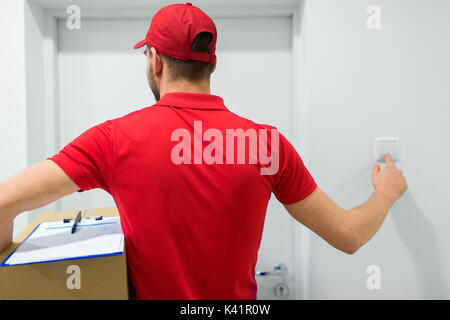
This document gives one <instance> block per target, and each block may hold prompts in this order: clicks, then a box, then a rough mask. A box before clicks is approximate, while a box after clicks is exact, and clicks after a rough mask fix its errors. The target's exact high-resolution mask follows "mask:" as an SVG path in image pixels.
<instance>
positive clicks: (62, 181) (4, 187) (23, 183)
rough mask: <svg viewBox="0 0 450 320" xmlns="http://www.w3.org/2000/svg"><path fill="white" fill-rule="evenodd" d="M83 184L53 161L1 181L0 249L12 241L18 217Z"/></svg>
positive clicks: (45, 161)
mask: <svg viewBox="0 0 450 320" xmlns="http://www.w3.org/2000/svg"><path fill="white" fill-rule="evenodd" d="M79 189H80V188H79V187H78V186H77V185H76V184H75V183H74V182H73V181H72V180H71V178H69V176H68V175H67V174H66V173H65V172H64V171H63V170H62V169H61V168H60V167H59V166H58V165H57V164H56V163H55V162H53V161H51V160H44V161H42V162H39V163H36V164H34V165H32V166H30V167H28V168H26V169H24V170H22V171H20V172H19V173H17V174H15V175H14V176H12V177H10V178H8V179H6V180H5V181H3V182H0V251H3V250H4V249H5V248H6V247H7V246H8V245H9V244H10V243H11V241H12V229H13V221H14V218H15V217H16V216H17V215H18V214H20V213H22V212H24V211H29V210H33V209H37V208H40V207H43V206H45V205H47V204H49V203H51V202H53V201H56V200H58V199H60V198H62V197H64V196H66V195H69V194H71V193H73V192H75V191H77V190H79Z"/></svg>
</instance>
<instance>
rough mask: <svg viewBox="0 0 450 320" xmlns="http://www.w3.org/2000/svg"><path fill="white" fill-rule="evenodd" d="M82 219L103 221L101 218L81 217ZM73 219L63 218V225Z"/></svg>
mask: <svg viewBox="0 0 450 320" xmlns="http://www.w3.org/2000/svg"><path fill="white" fill-rule="evenodd" d="M81 218H82V219H95V220H97V221H98V220H103V216H88V217H83V216H82V217H81ZM74 219H75V218H64V219H63V223H70V222H71V221H72V220H74Z"/></svg>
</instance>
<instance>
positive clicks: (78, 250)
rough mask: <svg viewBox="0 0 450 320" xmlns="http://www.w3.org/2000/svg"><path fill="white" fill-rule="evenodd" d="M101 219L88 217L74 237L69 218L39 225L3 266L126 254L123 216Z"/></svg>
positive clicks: (83, 220)
mask: <svg viewBox="0 0 450 320" xmlns="http://www.w3.org/2000/svg"><path fill="white" fill-rule="evenodd" d="M100 217H101V218H100ZM100 217H85V218H84V219H82V220H81V221H80V223H79V224H78V226H77V228H79V231H77V232H76V233H74V234H71V232H70V231H71V228H72V224H71V223H68V222H70V220H69V221H67V218H66V219H63V220H59V221H52V222H42V223H39V224H38V225H37V226H36V227H35V228H34V229H33V231H32V232H31V233H30V234H29V235H28V236H27V237H26V238H25V240H24V241H23V242H22V243H20V245H19V246H18V247H17V248H16V249H15V250H14V251H12V252H11V253H10V254H9V255H8V257H7V258H6V259H4V260H3V262H2V263H1V264H0V267H6V266H14V265H26V264H36V263H45V262H55V261H63V260H77V259H86V258H94V257H107V256H114V255H121V254H123V251H124V236H123V233H122V229H121V227H120V217H118V216H115V217H105V218H103V216H100Z"/></svg>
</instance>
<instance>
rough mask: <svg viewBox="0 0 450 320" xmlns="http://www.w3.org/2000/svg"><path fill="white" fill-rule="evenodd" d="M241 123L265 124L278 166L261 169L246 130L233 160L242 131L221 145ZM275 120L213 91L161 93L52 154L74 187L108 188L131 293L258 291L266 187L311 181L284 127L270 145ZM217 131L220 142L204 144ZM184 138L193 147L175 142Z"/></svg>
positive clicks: (236, 294) (295, 188) (242, 295)
mask: <svg viewBox="0 0 450 320" xmlns="http://www.w3.org/2000/svg"><path fill="white" fill-rule="evenodd" d="M194 122H195V124H194ZM199 124H201V126H199ZM209 129H212V130H209ZM237 129H242V130H244V132H246V133H249V132H251V131H253V132H257V133H259V132H270V134H268V135H267V139H265V140H264V139H262V138H261V137H260V136H259V135H258V134H257V135H256V136H257V137H258V142H261V141H263V140H264V143H267V150H268V151H267V155H269V154H270V155H272V154H273V152H277V151H278V154H279V157H278V161H279V162H278V170H277V171H276V172H272V174H262V170H261V168H262V167H267V166H268V164H267V161H266V162H262V161H260V159H258V161H253V162H252V161H250V158H251V157H250V155H249V154H250V153H251V152H250V135H249V136H248V137H246V138H245V139H246V140H245V141H246V142H247V143H246V144H245V146H246V149H248V150H246V152H247V155H246V157H245V161H244V163H242V158H241V161H240V162H239V161H238V160H237V159H238V158H239V152H240V150H238V145H239V144H238V138H236V139H234V142H235V144H234V149H233V147H231V149H230V148H228V149H227V147H226V144H227V143H228V142H229V140H230V139H228V140H227V139H226V138H227V130H237ZM263 129H264V130H265V131H264V130H263ZM274 130H276V129H275V128H274V127H271V126H267V125H261V124H256V123H254V122H252V121H250V120H247V119H244V118H242V117H239V116H237V115H236V114H234V113H232V112H230V111H229V110H228V109H227V108H226V107H225V105H224V103H223V100H222V99H221V98H220V97H218V96H215V95H208V94H197V93H167V94H165V95H164V96H163V97H162V99H161V100H160V101H159V102H158V103H156V104H155V105H153V106H150V107H146V108H143V109H141V110H138V111H135V112H131V113H129V114H127V115H125V116H123V117H120V118H117V119H113V120H108V121H105V122H103V123H101V124H98V125H96V126H94V127H92V128H90V129H88V130H87V131H85V132H84V133H82V134H81V135H79V136H78V137H77V138H76V139H75V140H73V141H72V142H70V143H69V144H67V145H66V146H65V147H64V148H63V149H62V150H61V151H60V152H59V153H58V154H56V155H54V156H53V157H50V158H48V159H50V160H52V161H54V162H56V163H57V164H58V165H59V166H60V167H61V168H62V169H63V170H64V171H65V172H66V174H67V175H68V176H69V177H70V178H71V179H72V180H73V181H74V182H75V183H76V184H77V186H79V188H80V190H79V192H82V191H85V190H89V189H93V188H101V189H103V190H105V191H107V192H108V193H110V194H111V195H112V197H113V198H114V201H115V203H116V205H117V208H118V211H119V213H120V217H121V223H122V229H123V232H124V235H125V239H126V248H127V257H128V272H129V279H130V286H131V295H132V298H135V299H256V281H255V264H256V260H257V256H258V249H259V246H260V240H261V235H262V231H263V225H264V218H265V213H266V209H267V204H268V201H269V199H270V197H271V193H272V192H273V193H274V194H275V196H276V197H277V199H278V200H279V201H281V202H282V203H284V204H290V203H295V202H298V201H300V200H302V199H304V198H305V197H307V196H308V195H309V194H310V193H311V192H312V191H313V190H314V189H315V188H316V183H315V182H314V180H313V178H312V177H311V175H310V174H309V172H308V170H307V169H306V168H305V166H304V165H303V162H302V160H301V158H300V157H299V155H298V154H297V152H296V151H295V149H294V147H293V146H292V145H291V144H290V143H289V142H288V141H287V140H286V138H285V137H283V135H281V134H279V140H278V143H277V144H278V149H279V150H273V149H271V147H272V146H273V145H275V143H274V141H275V140H272V139H271V137H272V135H273V136H274V137H275V136H276V135H275V134H274V132H275V131H274ZM235 132H237V131H235ZM188 133H189V135H190V138H189V137H188ZM220 135H222V137H220ZM212 136H213V137H212ZM277 137H278V136H277ZM198 139H200V140H198ZM221 140H222V141H221ZM199 141H200V144H198V143H199ZM213 141H215V143H216V144H215V146H216V147H217V146H221V145H223V149H222V150H223V151H222V150H220V149H219V148H216V149H215V150H214V151H211V146H210V147H209V149H208V145H210V144H212V142H213ZM181 142H183V143H185V144H184V146H188V145H192V147H189V149H190V150H188V149H187V148H185V149H183V150H181V149H180V146H181V145H180V143H181ZM189 142H191V143H190V144H189ZM196 143H197V145H195V144H196ZM241 146H242V145H241ZM261 146H263V144H259V145H258V150H260V149H261V150H262V149H264V148H262V147H261ZM199 148H200V149H199ZM233 150H234V160H235V161H234V162H233V161H232V160H233V154H232V152H233ZM189 151H192V152H189ZM269 151H270V152H269ZM202 152H205V154H209V158H208V157H207V156H203V157H202ZM230 154H231V156H230ZM211 156H213V160H214V159H215V160H214V161H213V162H212V163H211ZM227 156H229V158H228V160H227V158H226V157H227ZM180 159H184V160H185V161H184V162H183V161H182V162H180ZM208 159H209V160H208ZM272 160H273V159H272ZM272 162H274V161H272ZM280 232H283V230H280Z"/></svg>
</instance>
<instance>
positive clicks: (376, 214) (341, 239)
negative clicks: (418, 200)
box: [285, 155, 407, 254]
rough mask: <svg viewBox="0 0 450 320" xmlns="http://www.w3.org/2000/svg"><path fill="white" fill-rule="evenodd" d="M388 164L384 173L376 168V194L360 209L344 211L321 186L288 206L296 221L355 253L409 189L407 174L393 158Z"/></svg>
mask: <svg viewBox="0 0 450 320" xmlns="http://www.w3.org/2000/svg"><path fill="white" fill-rule="evenodd" d="M385 161H386V167H385V168H384V169H383V170H380V166H379V165H375V166H374V167H373V170H372V184H373V185H374V187H375V191H374V193H373V194H372V196H371V197H370V198H369V199H368V200H367V201H366V202H365V203H363V204H362V205H360V206H358V207H356V208H353V209H350V210H345V209H343V208H341V207H340V206H338V205H337V204H336V203H335V202H334V201H333V200H332V199H331V198H330V197H328V195H327V194H325V193H324V192H323V191H322V190H321V189H320V188H318V187H317V188H316V190H314V191H313V192H312V193H311V194H310V195H309V196H308V197H306V198H305V199H303V200H301V201H299V202H297V203H294V204H289V205H285V207H286V209H287V211H288V212H289V213H290V214H291V215H292V217H294V219H296V220H297V221H298V222H300V223H302V224H303V225H305V226H306V227H307V228H309V229H310V230H312V231H313V232H315V233H316V234H317V235H318V236H320V237H321V238H322V239H324V240H325V241H327V242H328V243H329V244H330V245H332V246H333V247H335V248H336V249H338V250H341V251H343V252H345V253H348V254H353V253H355V252H356V251H357V250H358V249H359V248H360V247H361V246H363V245H364V244H365V243H366V242H367V241H369V240H370V239H371V238H372V237H373V236H374V235H375V233H376V232H377V231H378V229H379V228H380V227H381V225H382V223H383V221H384V219H385V218H386V215H387V213H388V212H389V209H390V207H391V206H392V204H393V203H394V202H395V201H396V200H397V199H398V198H400V197H401V195H402V194H403V193H404V192H405V191H406V189H407V184H406V180H405V177H404V176H403V172H402V171H401V170H398V169H397V168H396V167H395V165H394V162H393V161H392V158H391V157H390V156H389V155H386V157H385Z"/></svg>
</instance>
